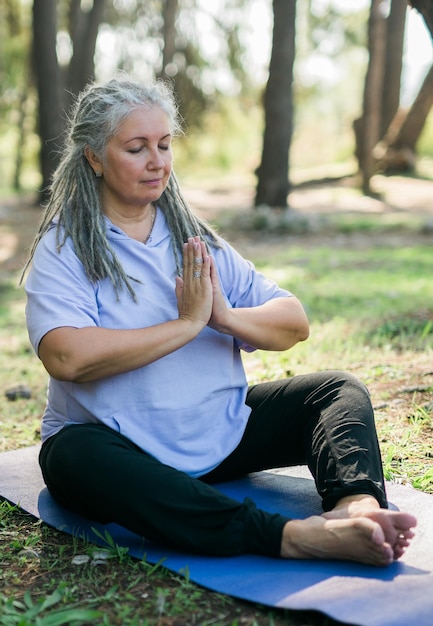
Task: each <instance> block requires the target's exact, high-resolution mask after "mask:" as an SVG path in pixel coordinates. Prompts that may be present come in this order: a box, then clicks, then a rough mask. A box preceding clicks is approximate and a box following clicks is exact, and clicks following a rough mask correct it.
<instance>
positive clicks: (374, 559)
mask: <svg viewBox="0 0 433 626" xmlns="http://www.w3.org/2000/svg"><path fill="white" fill-rule="evenodd" d="M281 556H282V557H284V558H289V559H338V560H344V561H357V562H359V563H366V564H368V565H377V566H385V565H389V564H390V563H392V561H393V560H394V550H393V548H392V547H391V545H390V544H389V543H388V542H387V541H386V540H385V535H384V532H383V530H382V527H381V526H380V524H379V523H377V522H375V521H373V520H371V519H368V518H363V517H357V518H353V519H327V518H325V517H324V516H323V515H321V516H319V515H317V516H313V517H308V518H307V519H304V520H291V521H289V522H287V523H286V525H285V526H284V529H283V537H282V542H281Z"/></svg>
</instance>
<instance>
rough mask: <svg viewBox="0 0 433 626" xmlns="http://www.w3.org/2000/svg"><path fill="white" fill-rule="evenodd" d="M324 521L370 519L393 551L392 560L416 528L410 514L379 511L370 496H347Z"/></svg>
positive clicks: (408, 541)
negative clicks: (378, 527) (379, 529)
mask: <svg viewBox="0 0 433 626" xmlns="http://www.w3.org/2000/svg"><path fill="white" fill-rule="evenodd" d="M322 517H324V518H325V519H334V520H335V519H370V520H372V521H373V522H376V523H377V524H379V526H380V527H381V529H382V531H383V534H384V536H385V542H386V543H388V544H389V545H390V546H391V547H392V550H393V555H394V559H399V558H400V557H401V556H402V555H403V554H404V550H405V548H406V547H407V546H408V545H409V543H410V540H411V539H412V537H413V536H414V533H413V531H412V530H411V529H412V528H414V527H415V526H416V518H415V517H414V516H413V515H410V513H404V512H401V511H389V510H388V509H381V508H380V507H379V504H378V502H377V501H376V500H375V498H373V497H372V496H368V495H366V496H363V495H357V496H348V497H346V498H342V500H340V501H339V502H338V503H337V505H336V507H335V508H334V509H333V510H332V511H329V512H327V513H324V514H323V516H322Z"/></svg>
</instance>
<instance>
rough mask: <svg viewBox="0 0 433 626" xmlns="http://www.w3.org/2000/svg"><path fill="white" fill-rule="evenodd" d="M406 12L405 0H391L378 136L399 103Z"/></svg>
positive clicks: (383, 131) (391, 117) (389, 120)
mask: <svg viewBox="0 0 433 626" xmlns="http://www.w3.org/2000/svg"><path fill="white" fill-rule="evenodd" d="M406 14H407V2H406V0H392V2H391V9H390V12H389V16H388V18H387V20H386V50H385V72H384V81H383V90H382V115H381V124H380V133H379V134H380V137H383V136H384V135H385V133H386V131H387V130H388V128H389V125H390V124H391V122H392V120H393V119H394V116H395V114H396V113H397V111H398V108H399V105H400V89H401V72H402V67H403V48H404V29H405V24H406Z"/></svg>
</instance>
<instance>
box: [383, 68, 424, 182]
mask: <svg viewBox="0 0 433 626" xmlns="http://www.w3.org/2000/svg"><path fill="white" fill-rule="evenodd" d="M432 106H433V65H432V66H431V68H430V69H429V71H428V72H427V75H426V77H425V78H424V82H423V84H422V86H421V89H420V90H419V93H418V95H417V97H416V98H415V101H414V103H413V104H412V106H411V108H410V109H409V111H408V112H407V114H406V115H403V114H402V112H401V111H400V112H399V113H398V114H397V115H396V117H395V119H394V121H393V123H392V124H391V127H390V129H389V132H388V134H387V136H386V137H385V140H384V142H383V145H380V146H378V149H377V150H376V158H377V161H378V167H379V168H380V169H381V170H385V171H387V172H397V171H398V172H411V171H413V170H414V169H415V163H416V144H417V142H418V139H419V138H420V136H421V133H422V130H423V128H424V125H425V122H426V120H427V116H428V114H429V112H430V110H431V108H432Z"/></svg>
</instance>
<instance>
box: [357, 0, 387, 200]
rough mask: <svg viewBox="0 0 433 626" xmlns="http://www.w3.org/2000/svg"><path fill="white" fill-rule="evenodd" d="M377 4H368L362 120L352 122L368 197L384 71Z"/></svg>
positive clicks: (381, 25) (382, 34)
mask: <svg viewBox="0 0 433 626" xmlns="http://www.w3.org/2000/svg"><path fill="white" fill-rule="evenodd" d="M381 4H382V2H381V0H372V2H371V8H370V17H369V21H368V50H369V62H368V68H367V74H366V78H365V85H364V97H363V113H362V117H361V118H360V119H358V120H356V121H355V123H354V129H355V134H356V156H357V158H358V163H359V171H360V174H361V180H362V191H363V193H365V194H367V195H368V194H371V188H370V180H371V176H372V175H373V171H374V158H373V148H374V147H375V145H376V144H377V142H378V141H379V139H380V120H381V112H382V93H383V92H382V88H383V79H384V70H385V42H386V21H385V17H384V15H383V14H382V11H381V8H382V7H381Z"/></svg>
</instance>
